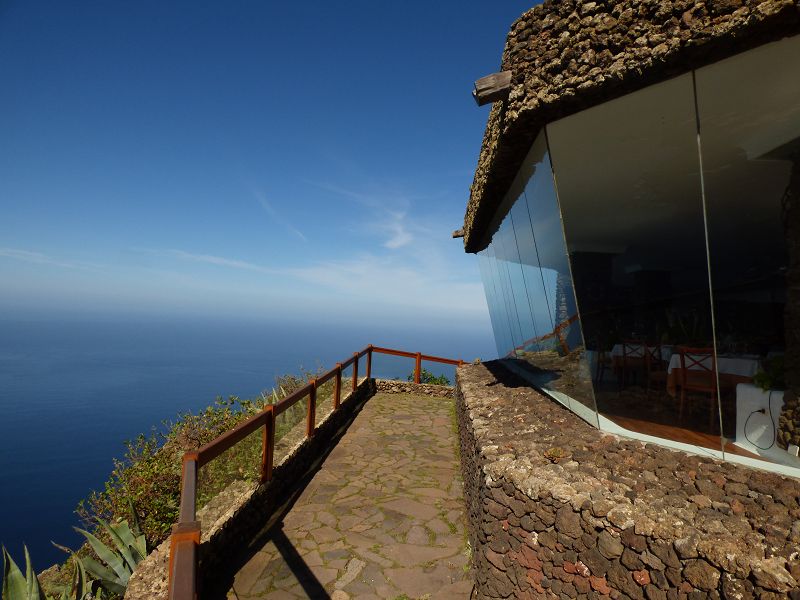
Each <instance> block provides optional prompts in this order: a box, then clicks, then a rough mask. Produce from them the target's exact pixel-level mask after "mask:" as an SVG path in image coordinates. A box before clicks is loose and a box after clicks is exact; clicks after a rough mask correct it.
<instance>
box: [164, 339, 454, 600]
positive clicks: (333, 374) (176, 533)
mask: <svg viewBox="0 0 800 600" xmlns="http://www.w3.org/2000/svg"><path fill="white" fill-rule="evenodd" d="M373 352H378V353H380V354H389V355H392V356H402V357H407V358H414V359H415V360H416V364H415V367H414V381H415V382H416V383H419V381H420V377H421V374H422V366H421V364H422V361H423V360H427V361H431V362H439V363H445V364H449V365H462V364H464V361H461V360H453V359H449V358H442V357H439V356H430V355H427V354H421V353H419V352H405V351H403V350H394V349H391V348H381V347H377V346H372V345H369V346H367V347H366V348H364V349H363V350H361V351H360V352H355V353H354V354H353V356H351V357H350V358H348V359H347V360H346V361H344V362H341V363H337V364H336V366H335V367H334V368H333V369H331V370H330V371H328V372H326V373H324V374H323V375H321V376H320V377H318V378H316V379H313V380H311V381H310V382H309V383H307V384H306V385H304V386H303V387H301V388H300V389H298V390H295V391H294V392H292V393H291V394H289V395H288V396H286V397H285V398H283V399H281V400H280V401H279V402H276V403H275V404H271V405H267V406H265V407H264V409H263V410H262V411H261V412H260V413H258V414H256V415H253V416H252V417H250V418H248V419H247V420H245V421H243V422H242V423H239V424H238V425H237V426H236V427H234V428H233V429H230V430H229V431H226V432H225V433H223V434H222V435H220V436H219V437H217V438H215V439H214V440H212V441H210V442H208V443H207V444H205V445H203V446H201V447H200V448H198V449H197V450H196V451H194V452H187V453H186V454H184V456H183V463H182V468H181V500H180V511H179V520H178V523H177V524H176V525H175V526H173V528H172V535H171V536H170V552H169V567H168V573H169V598H170V600H196V597H197V559H198V548H199V546H200V534H201V531H200V523H199V522H198V521H197V520H196V519H197V473H198V470H199V469H200V468H201V467H202V466H203V465H206V464H208V463H209V462H210V461H212V460H213V459H215V458H217V457H218V456H219V455H220V454H222V453H223V452H225V451H226V450H229V449H230V448H232V447H233V446H235V445H236V444H237V443H239V442H240V441H242V440H243V439H244V438H246V437H247V436H248V435H250V434H251V433H254V432H255V431H257V430H258V429H259V428H262V451H261V478H260V479H261V482H262V483H266V482H268V481H270V480H271V479H272V467H273V459H274V454H275V419H276V418H277V417H278V415H280V414H281V413H283V412H284V411H286V410H287V409H289V408H291V407H292V406H294V405H295V404H297V403H298V402H299V401H300V400H302V399H303V398H305V397H306V396H308V410H307V416H306V418H307V421H306V436H307V437H312V436H313V435H314V432H315V431H316V404H317V389H318V388H319V386H321V385H322V384H324V383H326V382H328V381H329V380H330V379H333V378H335V379H334V388H333V408H334V410H336V409H338V408H339V406H340V404H341V391H342V371H343V370H344V369H346V368H347V367H349V366H350V365H353V382H352V389H353V392H355V391H356V389H357V388H358V361H359V359H360V358H362V357H363V356H366V357H367V364H366V379H367V380H369V379H370V378H371V377H372V354H373Z"/></svg>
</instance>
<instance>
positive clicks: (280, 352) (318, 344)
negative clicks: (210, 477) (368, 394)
mask: <svg viewBox="0 0 800 600" xmlns="http://www.w3.org/2000/svg"><path fill="white" fill-rule="evenodd" d="M455 329H457V330H452V329H447V328H443V329H442V330H438V331H437V330H434V329H431V328H427V329H420V330H417V331H413V330H409V329H408V328H404V329H403V330H401V331H399V330H398V328H397V327H394V328H392V327H391V326H389V327H386V328H376V327H370V328H368V329H362V330H359V328H358V327H352V326H344V325H336V324H332V323H331V324H323V325H314V326H313V327H312V326H310V325H306V326H303V325H298V324H288V323H282V324H281V323H264V322H261V323H247V322H243V321H239V322H236V321H224V320H217V321H210V320H200V319H197V320H178V319H160V320H144V319H137V320H128V321H126V320H122V319H119V320H109V319H104V320H102V321H100V320H98V321H92V320H88V319H84V320H81V321H76V320H61V321H48V320H16V321H13V320H4V321H0V409H2V412H1V413H0V414H2V417H1V418H0V473H1V474H2V477H3V484H2V490H3V491H2V494H0V542H2V544H4V545H5V546H6V548H7V549H8V550H9V552H10V553H11V554H12V556H13V557H14V558H15V560H17V562H18V563H19V562H20V561H22V560H24V559H23V554H22V546H23V543H24V544H27V546H28V549H29V550H30V552H31V557H32V559H33V561H34V566H35V567H36V569H37V570H41V569H44V568H46V567H48V566H49V565H51V564H53V563H55V562H58V561H62V560H63V559H64V558H65V555H64V554H63V552H62V551H60V550H57V549H56V548H54V547H53V546H52V544H51V543H50V541H51V540H52V541H55V542H57V543H59V544H63V545H67V546H71V547H73V548H76V547H78V546H79V545H80V543H81V541H80V540H81V539H82V538H80V537H79V536H78V535H77V534H76V533H75V532H74V531H73V530H72V527H73V526H76V525H78V526H80V525H81V524H80V523H79V521H78V517H77V516H76V515H75V514H74V509H75V507H76V505H77V503H78V501H79V500H80V499H82V498H85V497H86V496H87V495H88V494H89V492H90V491H91V490H92V489H101V488H102V485H103V483H104V482H105V480H106V479H107V478H108V475H109V474H110V472H111V469H112V468H113V463H112V459H113V458H114V457H116V458H121V457H122V456H123V454H124V451H125V447H124V440H130V439H133V438H135V437H136V436H137V435H138V434H139V433H149V432H150V431H152V430H153V429H159V428H161V427H163V422H164V421H166V420H172V419H174V418H175V416H176V415H177V414H178V413H181V412H187V411H198V410H201V409H202V408H205V407H206V406H208V405H209V404H212V403H213V402H214V400H215V398H216V397H217V396H224V397H227V396H230V395H236V396H239V397H241V398H253V397H255V396H257V395H259V394H260V393H261V392H262V391H264V390H269V389H271V388H272V386H273V384H274V381H275V377H276V376H278V375H283V374H286V373H295V374H299V373H300V370H301V368H303V369H306V370H316V369H318V368H324V369H325V370H327V369H328V368H330V367H332V366H334V365H335V363H336V362H339V361H342V360H344V359H346V358H347V357H349V356H350V355H352V353H353V352H355V351H357V350H360V349H362V348H363V347H365V346H366V345H367V344H370V343H373V344H376V345H384V346H390V347H397V348H399V349H403V350H409V351H412V352H417V351H420V352H424V353H427V354H436V355H441V356H445V357H450V358H461V359H464V360H472V359H473V358H475V357H482V358H492V357H493V356H494V346H493V341H492V340H491V339H490V337H489V336H488V335H487V333H486V332H485V331H483V330H482V331H480V332H474V331H469V330H468V328H460V329H459V328H455ZM413 366H414V365H413V360H410V359H397V358H392V357H383V356H376V358H375V359H374V360H373V371H374V373H375V375H376V376H379V377H387V378H395V377H397V378H401V379H405V378H406V376H407V375H408V374H409V373H411V371H412V370H413ZM424 366H425V367H426V368H428V369H430V370H431V371H434V372H436V373H444V374H446V375H447V376H448V377H449V378H450V379H451V380H452V377H453V375H452V373H453V371H452V368H450V367H436V366H434V365H428V364H425V365H424Z"/></svg>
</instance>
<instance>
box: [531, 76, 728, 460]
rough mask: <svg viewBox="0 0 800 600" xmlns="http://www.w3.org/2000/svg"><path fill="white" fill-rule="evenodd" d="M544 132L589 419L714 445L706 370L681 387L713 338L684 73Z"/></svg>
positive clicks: (713, 406)
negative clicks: (689, 363) (585, 368)
mask: <svg viewBox="0 0 800 600" xmlns="http://www.w3.org/2000/svg"><path fill="white" fill-rule="evenodd" d="M547 134H548V139H549V145H550V151H551V154H552V157H553V164H554V168H555V176H556V185H557V188H558V197H559V201H560V205H561V214H562V217H563V223H564V233H565V236H566V241H567V247H568V249H569V257H570V262H571V270H572V277H573V280H574V286H575V295H576V297H577V301H578V306H579V308H580V315H581V325H582V328H583V336H584V338H585V340H586V345H587V348H588V352H587V354H589V356H590V357H591V362H592V365H593V368H594V382H593V383H594V392H595V401H596V403H597V409H598V412H599V414H600V426H601V427H602V428H603V429H606V430H609V431H622V430H628V431H636V432H639V433H642V434H649V435H655V436H658V437H662V438H667V439H671V440H674V441H678V442H684V443H689V444H696V445H698V446H704V447H706V448H710V449H716V450H719V449H720V432H719V413H718V405H717V399H716V395H715V394H714V393H713V390H712V389H710V388H709V389H708V390H706V389H705V388H704V387H703V384H706V383H708V382H709V381H712V380H713V379H714V374H713V371H712V372H711V377H708V376H707V375H706V374H705V372H703V374H700V375H698V373H696V372H691V373H689V379H690V380H692V381H686V382H685V383H684V385H681V383H682V382H684V380H683V379H682V378H681V375H682V371H681V367H680V364H681V363H680V349H681V348H682V347H690V348H692V349H693V350H692V351H687V352H685V353H688V354H693V353H694V354H704V353H706V352H707V353H709V355H708V358H709V359H712V358H713V357H712V356H711V355H713V346H714V340H713V335H712V328H711V307H710V295H709V284H708V270H707V257H706V250H705V228H704V221H703V207H702V194H701V181H700V166H699V157H698V152H697V141H696V140H697V138H696V122H695V110H694V93H693V84H692V76H691V75H685V76H682V77H679V78H676V79H673V80H670V81H667V82H664V83H661V84H658V85H654V86H651V87H649V88H646V89H644V90H641V91H639V92H636V93H633V94H629V95H627V96H624V97H622V98H620V99H617V100H614V101H611V102H607V103H605V104H602V105H599V106H596V107H594V108H591V109H588V110H585V111H583V112H580V113H578V114H575V115H573V116H570V117H567V118H565V119H562V120H560V121H557V122H555V123H552V124H550V125H548V127H547ZM537 238H538V236H537ZM701 360H704V359H702V358H701ZM712 362H713V360H712ZM687 370H688V369H687ZM695 380H697V381H695Z"/></svg>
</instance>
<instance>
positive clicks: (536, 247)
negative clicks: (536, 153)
mask: <svg viewBox="0 0 800 600" xmlns="http://www.w3.org/2000/svg"><path fill="white" fill-rule="evenodd" d="M547 152H548V154H549V153H550V149H549V148H548V149H547ZM550 176H551V177H552V176H553V173H552V170H551V173H550ZM522 195H523V196H525V209H526V212H527V213H528V222H530V224H531V236H532V237H533V248H534V250H536V262H538V263H539V276H540V277H541V278H542V289H543V290H544V301H545V303H546V304H547V314H548V315H549V316H550V326H551V327H552V328H553V331H555V329H556V320H555V311H553V310H551V309H550V298H548V297H547V285H545V283H544V273H543V272H542V259H541V257H540V256H539V245H538V244H537V243H536V232H535V231H534V229H533V217H532V216H531V205H530V202H528V193H527V192H526V191H525V190H523V191H522ZM564 247H566V240H565V241H564Z"/></svg>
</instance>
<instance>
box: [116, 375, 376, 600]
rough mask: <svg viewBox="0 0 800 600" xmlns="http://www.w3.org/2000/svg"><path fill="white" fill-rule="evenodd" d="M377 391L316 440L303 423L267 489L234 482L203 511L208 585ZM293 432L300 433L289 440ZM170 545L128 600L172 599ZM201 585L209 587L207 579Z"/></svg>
mask: <svg viewBox="0 0 800 600" xmlns="http://www.w3.org/2000/svg"><path fill="white" fill-rule="evenodd" d="M375 390H376V388H375V380H374V379H370V380H368V381H363V382H362V383H361V384H360V385H359V387H358V389H357V390H356V391H355V392H352V393H350V394H349V395H348V396H347V397H346V398H345V399H344V400H343V401H342V404H341V405H340V408H339V410H337V411H334V412H332V413H330V415H328V417H327V418H326V419H325V421H323V422H322V423H320V424H319V425H318V426H317V429H316V432H315V434H314V437H312V438H306V437H305V436H304V435H302V432H304V431H305V426H306V425H305V422H302V423H300V424H298V425H297V427H296V429H297V430H298V432H301V435H298V439H301V440H302V441H300V442H299V443H297V444H296V445H295V447H294V448H292V449H291V451H289V452H288V453H286V454H285V458H284V459H283V460H281V461H280V463H279V464H277V465H275V467H274V469H273V477H272V481H270V482H269V483H267V484H264V485H255V484H248V483H246V482H242V481H237V482H234V483H233V484H231V485H230V486H229V487H228V488H226V489H225V490H223V491H222V492H221V493H220V494H219V495H218V496H216V497H215V498H213V499H212V500H211V502H209V503H208V505H206V506H204V507H203V508H202V509H200V510H198V512H197V518H198V520H199V521H200V522H201V523H202V538H201V543H200V566H199V572H200V575H201V576H203V575H205V576H206V577H208V578H209V580H208V581H206V582H205V587H211V586H212V585H213V583H214V580H215V578H217V576H218V575H219V574H220V573H223V572H226V570H227V569H226V565H227V564H228V563H229V562H230V560H231V558H232V557H235V556H239V555H241V553H242V552H244V551H246V548H247V546H248V544H249V543H250V542H251V541H252V540H253V539H254V538H255V537H256V535H257V534H258V532H259V531H261V530H263V529H264V528H265V526H267V525H268V524H269V522H270V518H271V517H272V515H273V513H274V512H275V511H276V510H277V509H278V508H279V507H280V506H281V505H283V504H284V503H285V502H286V501H287V500H288V499H289V498H290V496H291V495H292V494H293V493H294V492H295V491H296V485H297V483H298V482H299V481H301V480H302V479H303V477H304V475H305V474H306V473H307V472H309V470H310V469H311V468H312V467H313V466H314V464H315V463H317V462H318V461H319V460H320V459H321V458H323V457H324V456H325V455H326V454H327V452H328V451H330V450H331V449H332V448H333V446H334V441H335V440H336V439H338V436H339V435H340V434H341V433H342V432H343V430H344V429H346V428H347V426H348V425H349V424H350V423H351V422H352V421H353V419H354V418H355V416H356V414H358V411H359V410H360V409H361V407H362V406H363V404H364V402H366V401H367V400H368V399H369V398H370V397H371V396H373V395H374V394H375ZM292 433H294V430H293V431H292V432H289V433H288V434H287V437H290V436H291V434H292ZM292 439H294V438H292ZM280 442H283V439H282V440H280V441H279V443H280ZM277 446H278V444H276V452H277V451H278V447H277ZM169 543H170V542H169V539H167V540H166V541H165V542H164V543H162V544H161V545H160V546H159V547H158V548H156V549H155V550H154V551H153V552H151V553H150V554H149V555H148V556H147V558H145V560H144V561H142V562H141V563H139V565H138V566H137V568H136V570H135V571H134V573H133V574H132V575H131V578H130V581H129V582H128V588H127V590H126V592H125V600H166V598H167V594H168V584H169V581H168V573H167V571H168V563H169ZM200 585H201V587H202V586H203V585H204V582H203V581H202V580H201V581H200Z"/></svg>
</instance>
